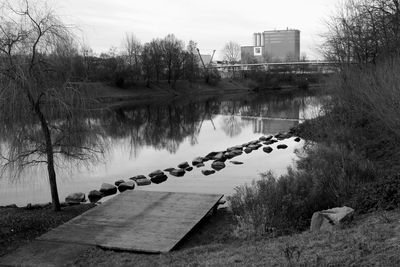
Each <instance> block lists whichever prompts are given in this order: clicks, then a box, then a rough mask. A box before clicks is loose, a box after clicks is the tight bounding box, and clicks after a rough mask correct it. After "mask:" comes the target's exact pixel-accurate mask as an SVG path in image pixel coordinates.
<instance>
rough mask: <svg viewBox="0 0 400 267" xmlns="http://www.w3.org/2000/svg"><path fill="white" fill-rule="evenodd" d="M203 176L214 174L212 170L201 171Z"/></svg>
mask: <svg viewBox="0 0 400 267" xmlns="http://www.w3.org/2000/svg"><path fill="white" fill-rule="evenodd" d="M201 172H202V173H203V174H204V175H206V176H207V175H211V174H214V173H215V171H214V170H202V171H201Z"/></svg>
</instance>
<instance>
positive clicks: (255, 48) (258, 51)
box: [254, 47, 262, 56]
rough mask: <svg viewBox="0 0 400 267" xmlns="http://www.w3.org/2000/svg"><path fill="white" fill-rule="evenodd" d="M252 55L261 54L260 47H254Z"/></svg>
mask: <svg viewBox="0 0 400 267" xmlns="http://www.w3.org/2000/svg"><path fill="white" fill-rule="evenodd" d="M254 56H262V50H261V47H254Z"/></svg>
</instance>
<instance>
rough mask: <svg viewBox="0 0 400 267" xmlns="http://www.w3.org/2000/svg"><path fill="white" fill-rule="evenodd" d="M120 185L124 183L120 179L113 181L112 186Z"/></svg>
mask: <svg viewBox="0 0 400 267" xmlns="http://www.w3.org/2000/svg"><path fill="white" fill-rule="evenodd" d="M122 183H125V181H124V180H122V179H121V180H118V181H115V183H114V184H115V186H119V185H120V184H122Z"/></svg>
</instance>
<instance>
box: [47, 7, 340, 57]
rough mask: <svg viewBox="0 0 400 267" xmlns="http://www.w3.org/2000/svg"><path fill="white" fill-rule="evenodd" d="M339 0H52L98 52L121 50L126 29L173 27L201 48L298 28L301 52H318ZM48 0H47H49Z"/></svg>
mask: <svg viewBox="0 0 400 267" xmlns="http://www.w3.org/2000/svg"><path fill="white" fill-rule="evenodd" d="M339 1H340V0H302V1H301V0H245V1H234V0H201V1H192V0H141V1H137V0H52V2H53V3H54V7H55V10H56V11H57V13H58V15H60V16H61V17H62V19H63V20H64V21H65V22H66V23H68V24H72V25H75V26H77V28H79V33H78V35H79V36H80V37H81V39H82V40H84V42H85V43H86V44H87V45H89V46H90V47H91V48H92V49H93V50H94V51H95V52H96V53H101V52H107V51H108V50H109V49H110V48H111V47H116V48H118V49H119V51H121V50H122V47H123V39H124V36H125V35H126V34H127V33H133V34H134V35H135V36H136V37H137V38H138V39H139V40H140V41H141V42H142V43H145V42H149V41H151V39H153V38H163V37H165V36H166V35H167V34H169V33H173V34H174V35H175V36H176V37H177V38H179V39H181V40H183V41H185V43H188V41H189V40H194V41H195V42H197V44H198V47H199V49H200V51H201V53H202V54H211V53H212V51H213V50H216V59H221V58H222V49H223V47H224V45H225V44H226V43H227V42H229V41H234V42H236V43H238V44H240V45H243V46H245V45H252V35H253V33H254V32H263V31H266V30H275V29H276V30H282V29H287V28H290V29H298V30H300V31H301V35H300V36H301V37H300V38H301V44H300V50H301V53H305V54H306V55H307V57H308V58H309V59H318V58H321V56H320V54H319V52H318V48H319V47H320V45H321V43H322V39H321V37H320V36H321V34H323V33H324V32H325V31H326V28H325V24H324V23H325V22H324V21H326V20H327V19H328V18H329V16H330V15H332V14H333V13H334V10H335V8H336V6H337V3H338V2H339ZM50 2H51V1H50Z"/></svg>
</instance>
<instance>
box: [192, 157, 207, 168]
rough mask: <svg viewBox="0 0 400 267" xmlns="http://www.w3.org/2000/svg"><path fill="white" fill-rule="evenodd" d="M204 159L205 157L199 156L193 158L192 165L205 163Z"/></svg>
mask: <svg viewBox="0 0 400 267" xmlns="http://www.w3.org/2000/svg"><path fill="white" fill-rule="evenodd" d="M203 161H204V158H203V157H197V158H195V159H194V160H192V165H193V166H197V165H199V164H201V163H203Z"/></svg>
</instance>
